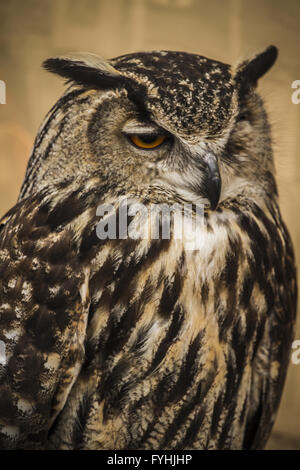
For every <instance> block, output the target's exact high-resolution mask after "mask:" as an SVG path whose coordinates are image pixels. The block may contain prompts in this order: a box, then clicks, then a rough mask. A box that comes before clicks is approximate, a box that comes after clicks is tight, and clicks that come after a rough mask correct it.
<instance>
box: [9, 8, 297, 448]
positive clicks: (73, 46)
mask: <svg viewBox="0 0 300 470" xmlns="http://www.w3.org/2000/svg"><path fill="white" fill-rule="evenodd" d="M299 22H300V2H299V0H288V1H284V0H252V1H251V2H249V1H248V0H10V1H9V2H8V1H7V2H5V1H1V3H0V80H3V81H4V82H5V83H6V104H0V216H1V215H3V214H4V213H5V212H6V211H7V210H8V209H9V208H10V207H11V206H12V205H13V204H14V203H15V201H16V199H17V196H18V191H19V188H20V185H21V183H22V179H23V176H24V172H25V168H26V163H27V160H28V157H29V154H30V150H31V147H32V145H33V139H34V136H35V134H36V132H37V130H38V127H39V125H40V123H41V121H42V119H43V118H44V115H45V114H46V113H47V111H48V110H49V108H50V107H51V106H52V105H53V104H54V102H55V101H56V100H57V99H58V97H59V95H60V94H61V93H62V92H63V84H62V81H61V80H60V79H59V78H58V77H55V76H54V75H51V74H49V73H47V72H45V71H43V70H42V69H41V67H40V65H41V62H42V61H43V60H44V59H45V58H48V57H51V56H55V55H58V54H65V53H70V52H87V51H88V52H93V53H96V54H99V55H101V56H103V57H105V58H110V57H115V56H118V55H121V54H124V53H128V52H133V51H138V50H153V49H171V50H172V49H173V50H182V51H187V52H194V53H199V54H201V55H204V56H208V57H210V58H214V59H217V60H220V61H223V62H227V63H233V62H236V61H237V60H238V59H240V58H241V57H243V56H245V55H246V56H247V55H249V54H251V53H253V52H256V51H258V50H260V49H263V48H265V47H266V46H268V45H270V44H274V45H276V46H277V47H278V48H279V59H278V61H277V63H276V65H275V66H274V68H273V69H272V70H271V71H270V72H269V73H268V74H267V75H266V77H264V78H263V79H262V82H261V83H260V85H259V91H260V92H261V94H262V96H263V97H264V99H265V102H266V107H267V109H268V111H269V116H270V120H271V124H272V127H273V137H274V152H275V161H276V168H277V179H278V184H279V190H280V201H281V209H282V213H283V216H284V219H285V221H286V223H287V225H288V227H289V229H290V232H291V235H292V239H293V241H294V245H295V249H296V255H297V262H298V266H299V261H300V213H299V210H300V197H299V190H300V139H299V127H300V104H299V105H297V104H293V103H292V101H291V96H292V93H293V92H294V91H295V90H293V89H292V88H291V85H292V82H293V81H295V80H300V58H299V48H300V28H299V24H300V23H299ZM299 96H300V95H299ZM296 338H297V339H300V325H299V322H298V331H297V335H296ZM299 392H300V364H298V365H295V364H293V363H292V362H291V364H290V368H289V372H288V379H287V382H286V386H285V390H284V395H283V399H282V402H281V407H280V411H279V414H278V418H277V421H276V424H275V427H274V430H273V433H272V436H271V438H270V440H269V443H268V445H267V448H268V449H300V400H299V398H298V397H299ZM0 400H1V397H0Z"/></svg>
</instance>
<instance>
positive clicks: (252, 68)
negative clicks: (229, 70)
mask: <svg viewBox="0 0 300 470" xmlns="http://www.w3.org/2000/svg"><path fill="white" fill-rule="evenodd" d="M277 56H278V49H277V47H275V46H269V47H268V48H267V49H265V50H264V51H263V52H260V53H258V54H256V55H255V56H254V57H253V58H252V59H250V60H246V61H244V62H242V63H241V64H240V65H238V67H237V70H236V74H235V77H236V81H237V82H239V83H240V84H241V85H246V86H247V85H248V86H249V85H250V86H251V85H252V86H256V84H257V80H258V79H259V78H260V77H262V76H263V75H264V74H265V73H266V72H268V70H269V69H270V68H271V67H272V66H273V65H274V63H275V61H276V59H277Z"/></svg>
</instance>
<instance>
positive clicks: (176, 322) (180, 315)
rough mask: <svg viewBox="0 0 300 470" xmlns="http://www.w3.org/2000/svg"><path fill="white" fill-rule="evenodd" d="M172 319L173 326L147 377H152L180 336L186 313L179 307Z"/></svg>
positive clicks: (157, 352) (160, 347)
mask: <svg viewBox="0 0 300 470" xmlns="http://www.w3.org/2000/svg"><path fill="white" fill-rule="evenodd" d="M171 318H172V320H171V324H170V327H169V329H168V331H167V333H166V336H165V337H164V339H163V340H162V341H161V343H160V344H159V346H158V348H157V351H156V354H155V356H154V359H153V361H152V363H151V365H150V367H149V369H148V370H147V371H146V373H145V376H148V375H150V374H151V373H152V372H153V371H154V370H155V369H156V367H157V366H158V365H159V364H160V363H161V362H162V361H163V359H164V358H165V356H166V354H167V351H168V349H169V347H170V346H171V344H172V343H173V342H174V341H175V340H176V338H177V337H178V334H179V332H180V329H181V327H182V324H183V320H184V312H183V310H182V307H181V306H180V305H177V306H176V307H175V309H174V312H173V313H172V316H171Z"/></svg>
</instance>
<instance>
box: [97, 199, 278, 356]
mask: <svg viewBox="0 0 300 470" xmlns="http://www.w3.org/2000/svg"><path fill="white" fill-rule="evenodd" d="M244 212H245V213H243V210H242V209H241V210H238V211H232V210H231V208H224V209H222V210H220V211H219V212H214V213H211V214H209V215H208V216H207V217H206V218H205V220H204V222H203V223H201V227H200V230H199V231H198V232H197V239H196V240H195V238H194V239H193V240H192V241H193V244H192V245H191V238H190V237H188V238H183V239H175V238H174V237H173V236H171V239H170V240H150V241H149V240H141V241H135V242H130V241H127V240H125V241H123V243H120V245H119V246H118V244H115V245H114V246H115V248H114V251H112V250H111V249H110V248H109V246H107V247H106V248H105V249H103V250H102V252H101V253H100V254H99V257H98V262H95V266H97V271H95V272H94V279H93V278H92V285H93V286H97V284H96V282H95V281H96V279H100V278H101V272H103V273H104V274H105V275H109V276H110V279H109V278H108V279H107V282H103V279H102V281H101V287H100V286H99V287H98V286H97V287H96V289H95V290H94V293H92V295H93V302H92V311H93V315H92V317H91V321H90V325H89V329H88V332H89V336H90V337H91V338H94V339H95V338H96V337H98V338H100V337H101V338H102V341H105V342H106V344H109V345H110V347H111V345H112V344H114V343H117V341H119V345H117V344H116V345H115V347H116V350H118V351H119V354H120V353H121V350H122V347H123V350H122V351H123V353H124V351H127V352H128V354H134V355H136V356H138V357H141V356H143V357H144V358H145V360H147V362H148V361H150V362H151V361H154V359H155V357H156V354H159V348H158V347H157V345H159V344H164V345H165V346H164V348H165V349H166V350H168V351H169V349H170V351H173V353H172V354H174V357H173V362H176V360H175V359H174V358H175V357H177V358H178V361H179V362H180V360H181V359H180V358H182V357H184V355H185V354H186V351H187V350H188V349H189V347H190V345H191V344H192V343H193V341H199V338H200V337H203V335H204V336H205V338H206V341H204V343H205V344H206V345H207V350H206V354H207V355H208V357H209V361H213V360H214V359H215V358H216V357H217V356H218V357H219V358H221V360H222V361H223V360H224V358H225V356H226V355H227V354H229V352H228V345H229V343H230V340H231V338H232V335H233V334H239V335H240V337H241V338H242V337H243V336H245V335H246V334H248V335H250V336H252V335H255V334H256V329H257V328H258V327H259V325H260V324H261V322H262V321H264V319H265V316H266V312H267V310H268V309H269V307H270V305H269V304H268V302H269V298H268V293H266V286H267V284H266V282H265V281H266V280H265V279H264V276H266V279H267V275H268V272H267V271H266V269H265V268H266V266H265V265H264V262H266V263H267V264H269V265H270V262H271V260H270V259H269V258H270V256H271V255H270V254H269V238H268V234H267V230H266V227H265V226H263V224H261V223H260V222H259V221H258V220H257V219H256V221H255V222H254V218H253V217H252V218H251V217H250V216H249V215H247V214H246V211H244ZM243 218H245V220H244V219H243ZM246 220H247V221H248V222H246ZM250 220H251V222H249V221H250ZM247 223H248V225H247ZM254 224H255V225H254ZM250 228H251V230H250ZM255 236H256V237H257V239H255ZM195 242H196V244H195ZM130 243H133V248H132V249H131V248H130V247H131V245H130ZM191 247H192V249H191ZM264 254H265V258H266V257H267V258H268V260H267V261H266V259H263V257H264ZM269 255H270V256H269ZM260 256H261V258H260ZM109 263H114V269H113V270H111V269H108V267H109ZM269 267H270V269H271V266H269ZM94 269H95V268H94ZM234 332H235V333H234ZM120 345H121V346H120ZM107 354H109V352H108V351H107ZM172 354H171V353H170V355H169V356H168V354H165V356H164V361H167V362H168V359H167V358H168V357H169V360H170V361H171V360H172V359H171V358H172ZM117 358H118V354H116V356H115V360H113V363H116V362H115V361H117ZM156 360H157V361H158V362H157V364H158V363H159V360H158V359H156Z"/></svg>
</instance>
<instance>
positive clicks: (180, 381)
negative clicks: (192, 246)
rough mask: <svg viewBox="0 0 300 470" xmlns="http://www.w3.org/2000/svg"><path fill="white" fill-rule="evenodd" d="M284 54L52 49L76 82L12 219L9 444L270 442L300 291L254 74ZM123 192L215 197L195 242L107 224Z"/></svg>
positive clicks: (6, 279) (1, 412)
mask: <svg viewBox="0 0 300 470" xmlns="http://www.w3.org/2000/svg"><path fill="white" fill-rule="evenodd" d="M275 59H276V49H275V48H273V47H270V48H268V49H267V50H266V51H265V52H263V53H261V54H258V55H257V56H256V57H255V58H254V59H252V60H249V61H245V62H244V63H242V64H240V65H238V66H237V67H235V68H233V67H230V66H229V65H226V64H222V63H220V62H216V61H211V60H209V59H206V58H204V57H201V56H197V55H192V54H186V53H178V52H166V51H163V52H154V53H140V54H131V55H127V56H122V57H120V58H117V59H113V60H111V61H110V62H105V61H102V60H100V59H98V58H96V57H94V56H91V57H86V58H78V59H66V58H65V59H50V60H48V61H46V68H48V69H49V70H52V71H55V72H57V73H59V74H60V75H62V76H64V77H65V78H67V79H69V80H72V84H71V86H70V87H69V88H68V90H67V91H66V93H65V94H64V96H63V97H62V98H61V99H60V100H59V101H58V102H57V104H56V105H55V106H54V107H53V108H52V110H51V111H50V113H49V114H48V116H47V117H46V120H45V122H44V123H43V125H42V127H41V130H40V131H39V133H38V136H37V138H36V142H35V145H34V149H33V153H32V156H31V158H30V161H29V165H28V169H27V173H26V177H25V180H24V184H23V187H22V190H21V194H20V199H19V202H18V204H17V205H16V206H15V207H13V208H12V209H11V211H10V212H8V214H6V216H5V217H4V218H3V219H2V228H1V232H0V273H1V281H0V340H1V341H3V342H4V343H5V346H6V359H7V361H6V364H2V365H1V364H0V397H1V398H0V447H1V448H15V447H24V448H47V447H50V448H63V449H192V448H194V449H207V448H208V449H216V448H217V449H240V448H245V449H248V448H261V447H263V446H264V445H265V442H266V440H267V438H268V436H269V434H270V431H271V428H272V425H273V422H274V419H275V416H276V411H277V408H278V405H279V400H280V397H281V393H282V387H283V384H284V380H285V375H286V370H287V366H288V360H289V356H290V349H291V342H292V339H293V330H294V323H295V312H296V295H297V293H296V274H295V267H294V257H293V250H292V245H291V241H290V238H289V235H288V232H287V230H286V228H285V226H284V224H283V222H282V219H281V216H280V212H279V208H278V202H277V190H276V183H275V179H274V168H273V159H272V149H271V137H270V130H269V125H268V121H267V117H266V114H265V111H264V108H263V104H262V100H261V99H260V97H259V96H258V95H257V93H256V91H255V85H256V81H257V79H258V78H260V76H262V75H263V74H264V73H265V72H266V71H267V70H268V69H269V68H270V67H271V66H272V64H273V62H274V61H275ZM141 125H143V126H144V127H146V128H149V129H150V128H151V129H156V130H157V132H165V133H166V135H167V137H168V138H167V139H166V143H165V144H164V145H162V146H160V147H159V148H158V149H157V150H154V151H152V150H151V151H145V150H139V149H137V148H134V147H133V146H132V145H131V144H130V143H129V142H128V140H127V138H126V136H124V135H123V134H122V131H124V129H125V130H126V129H127V130H128V128H129V127H130V126H131V128H134V129H135V128H137V129H138V128H139V126H141ZM147 126H148V127H147ZM208 155H209V158H210V160H207V158H208V157H207V156H208ZM208 161H209V162H210V163H207V162H208ZM212 161H214V167H213V168H214V177H216V178H217V177H218V175H217V170H216V168H219V170H218V171H219V173H220V179H219V180H218V181H216V180H214V182H213V181H212V179H213V178H212V173H209V168H210V169H211V168H212V167H211V165H212ZM216 175H217V176H216ZM220 182H221V184H220ZM220 189H221V194H219V193H218V191H219V190H220ZM124 195H125V196H127V197H128V198H134V199H135V200H138V201H140V202H142V203H144V204H145V205H146V206H148V205H150V204H152V203H173V202H192V203H194V204H201V203H204V204H205V207H206V209H205V223H204V226H203V230H202V243H201V245H200V247H199V249H198V250H194V251H190V250H188V249H187V248H186V245H185V241H178V240H175V239H174V238H172V237H171V239H170V240H162V239H158V240H149V239H137V240H134V239H123V240H120V239H116V240H104V241H103V240H102V241H101V240H99V238H98V237H97V235H96V226H97V223H98V221H99V217H97V215H96V209H97V207H98V206H99V204H102V203H114V204H116V205H117V204H118V200H119V199H118V198H119V196H124ZM218 200H219V203H218Z"/></svg>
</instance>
